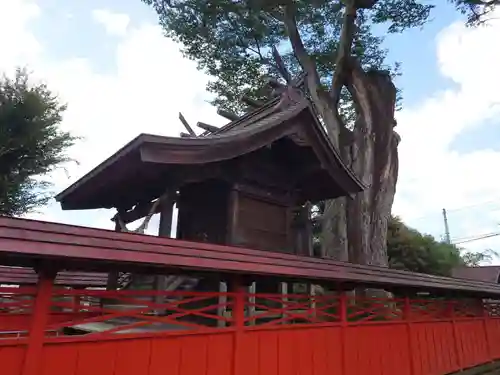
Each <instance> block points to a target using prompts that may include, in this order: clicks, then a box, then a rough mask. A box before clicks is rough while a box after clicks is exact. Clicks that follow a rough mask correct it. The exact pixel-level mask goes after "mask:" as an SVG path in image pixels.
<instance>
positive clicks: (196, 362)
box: [179, 335, 209, 375]
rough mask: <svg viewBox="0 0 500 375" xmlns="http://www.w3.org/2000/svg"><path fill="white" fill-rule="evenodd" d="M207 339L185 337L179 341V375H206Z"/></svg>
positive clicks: (206, 336) (205, 337)
mask: <svg viewBox="0 0 500 375" xmlns="http://www.w3.org/2000/svg"><path fill="white" fill-rule="evenodd" d="M208 337H209V335H201V336H194V335H193V336H185V337H182V338H181V339H180V340H181V363H180V371H179V375H206V373H207V364H208V357H207V354H208V345H207V344H208Z"/></svg>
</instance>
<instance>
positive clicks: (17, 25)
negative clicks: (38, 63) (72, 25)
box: [0, 0, 42, 73]
mask: <svg viewBox="0 0 500 375" xmlns="http://www.w3.org/2000/svg"><path fill="white" fill-rule="evenodd" d="M39 16H40V7H39V6H38V5H37V4H35V3H34V2H33V1H18V0H13V1H0V50H1V51H2V57H1V58H0V71H2V72H7V73H12V71H13V69H15V68H16V67H17V66H18V65H19V64H30V63H31V62H33V61H34V60H36V58H37V56H38V55H39V54H40V53H41V51H42V46H41V44H40V43H39V41H38V40H37V39H36V37H35V36H34V35H33V34H32V33H31V32H30V31H29V29H28V27H29V24H30V22H32V21H34V20H36V19H37V17H39Z"/></svg>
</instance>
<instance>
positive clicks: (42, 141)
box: [0, 70, 75, 216]
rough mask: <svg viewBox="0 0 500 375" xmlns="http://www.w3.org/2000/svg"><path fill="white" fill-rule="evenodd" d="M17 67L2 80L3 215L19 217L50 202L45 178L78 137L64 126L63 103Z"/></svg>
mask: <svg viewBox="0 0 500 375" xmlns="http://www.w3.org/2000/svg"><path fill="white" fill-rule="evenodd" d="M28 78H29V77H28V74H27V72H26V71H24V70H18V71H17V73H16V75H15V77H14V78H12V79H11V78H8V77H6V76H4V77H3V78H2V79H1V80H0V214H2V215H8V216H17V215H22V214H25V213H28V212H30V211H32V210H33V209H35V208H36V207H39V206H40V205H43V204H45V203H46V202H47V200H48V198H49V196H48V193H47V187H49V186H50V184H49V183H48V182H47V181H45V180H43V179H42V177H43V176H44V175H46V174H47V173H49V172H51V171H52V170H53V169H54V168H56V167H57V166H59V165H61V164H62V163H64V162H66V161H68V157H67V156H66V154H65V151H66V150H67V149H68V147H70V146H71V145H72V144H73V143H74V141H75V138H74V137H72V136H71V135H70V134H69V133H67V132H64V131H62V130H60V128H59V126H58V125H59V123H60V121H61V115H62V113H63V111H64V110H65V106H64V105H61V104H60V103H59V101H58V99H57V97H56V96H54V95H53V94H52V93H51V92H50V91H49V89H48V88H47V87H46V86H45V85H43V84H37V85H32V84H30V82H29V79H28Z"/></svg>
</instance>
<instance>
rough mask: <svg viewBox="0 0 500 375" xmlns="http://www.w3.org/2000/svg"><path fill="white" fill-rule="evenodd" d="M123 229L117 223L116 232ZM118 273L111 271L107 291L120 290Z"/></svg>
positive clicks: (116, 222)
mask: <svg viewBox="0 0 500 375" xmlns="http://www.w3.org/2000/svg"><path fill="white" fill-rule="evenodd" d="M121 231H122V228H121V226H120V224H119V223H118V220H116V221H115V232H121ZM118 274H119V273H118V271H115V270H113V271H109V273H108V280H107V282H106V290H117V289H118V286H119V285H118Z"/></svg>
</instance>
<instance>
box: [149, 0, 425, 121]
mask: <svg viewBox="0 0 500 375" xmlns="http://www.w3.org/2000/svg"><path fill="white" fill-rule="evenodd" d="M143 1H144V2H146V3H147V4H149V5H151V6H153V7H154V9H155V10H156V11H157V13H158V15H159V19H160V24H161V25H162V27H163V29H164V30H165V33H166V35H167V36H169V37H171V38H173V39H174V40H176V41H178V42H181V43H182V44H183V45H184V48H183V53H184V54H185V55H186V56H187V57H189V58H191V59H194V60H195V61H197V62H198V64H199V68H200V69H202V70H203V71H205V72H207V73H208V74H209V75H211V76H212V77H214V79H213V80H212V81H211V82H210V84H209V86H208V89H209V91H211V92H213V93H215V94H216V99H215V103H214V104H216V105H218V106H221V107H223V108H224V109H231V110H233V111H237V112H242V111H244V109H245V108H244V106H243V105H242V104H241V103H240V101H239V99H240V97H241V96H242V95H243V94H245V93H248V92H249V93H250V94H251V95H253V96H254V98H255V99H262V97H259V96H260V95H261V93H259V88H260V87H261V86H262V84H263V82H264V80H265V78H266V77H274V78H279V74H278V72H277V70H276V67H275V66H274V62H273V60H272V58H271V48H272V47H273V46H276V47H277V48H278V49H279V50H280V53H281V54H282V55H283V58H284V60H285V61H286V63H287V68H288V70H289V71H290V72H292V73H295V74H297V73H298V72H299V71H300V70H301V68H300V66H299V64H298V62H297V59H296V58H295V56H294V55H293V53H292V52H291V44H290V42H289V40H288V36H287V34H286V30H285V27H284V23H283V22H282V20H281V15H282V13H281V8H280V7H279V6H274V7H273V6H269V4H272V2H261V3H262V4H259V3H258V2H257V1H244V0H241V1H234V0H212V1H208V2H207V1H205V0H173V1H167V0H143ZM382 3H389V5H390V4H391V3H392V1H389V0H384V1H382ZM410 3H411V1H410ZM294 6H295V7H296V22H297V27H298V29H299V31H300V34H301V37H302V40H303V43H304V45H305V47H306V49H307V51H308V53H309V54H310V55H311V56H312V58H313V59H314V61H315V63H316V67H317V70H318V73H319V76H320V78H321V81H322V83H323V84H324V85H325V86H326V87H328V86H329V84H330V81H331V79H332V76H333V72H334V69H335V53H336V49H337V47H338V42H339V38H340V32H341V27H342V17H343V10H344V8H343V5H342V3H341V2H340V1H339V0H324V1H315V2H311V1H306V0H298V1H295V2H294ZM389 8H390V7H389ZM383 10H385V14H386V16H385V18H382V16H381V15H380V14H382V13H381V12H382V11H383ZM360 13H361V11H360ZM393 13H394V12H393ZM415 13H418V12H415ZM377 14H378V15H379V16H378V19H375V21H376V22H386V21H388V20H389V19H390V17H391V16H392V15H393V14H392V13H390V12H389V11H387V7H382V8H380V9H378V8H377V9H375V10H363V12H362V14H361V16H360V17H359V18H358V21H357V27H358V33H357V35H356V38H355V45H354V47H353V51H354V53H355V54H356V55H357V56H358V57H359V58H360V59H361V62H362V64H363V66H364V67H365V68H389V67H387V66H384V63H383V62H384V58H385V56H386V51H385V50H384V49H383V48H381V43H382V40H383V39H382V38H381V37H379V36H376V35H374V34H372V32H371V29H370V25H372V24H373V22H374V19H373V15H377ZM412 17H413V18H412V19H411V20H410V21H409V22H410V24H414V23H416V22H418V20H416V19H415V18H416V16H415V14H412ZM396 21H397V22H398V25H399V24H400V23H402V22H403V20H402V17H401V16H400V15H398V19H397V20H396Z"/></svg>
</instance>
